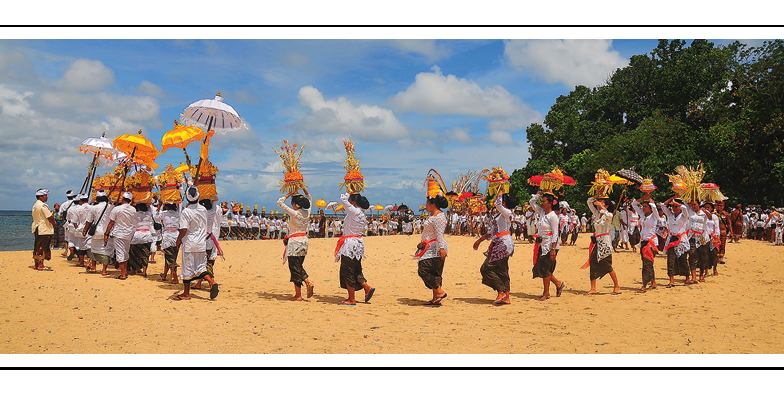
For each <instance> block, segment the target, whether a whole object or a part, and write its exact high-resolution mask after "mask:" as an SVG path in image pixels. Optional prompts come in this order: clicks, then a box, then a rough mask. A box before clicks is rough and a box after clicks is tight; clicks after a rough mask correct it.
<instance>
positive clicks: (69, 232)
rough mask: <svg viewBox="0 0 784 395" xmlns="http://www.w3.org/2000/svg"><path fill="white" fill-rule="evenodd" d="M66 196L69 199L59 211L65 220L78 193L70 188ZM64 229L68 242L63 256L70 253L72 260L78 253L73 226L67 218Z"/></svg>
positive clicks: (69, 258) (69, 256) (69, 257)
mask: <svg viewBox="0 0 784 395" xmlns="http://www.w3.org/2000/svg"><path fill="white" fill-rule="evenodd" d="M65 197H66V198H67V200H66V201H64V202H63V203H62V204H61V205H60V211H58V214H59V215H60V218H62V219H63V220H66V219H67V216H68V210H69V209H70V208H71V207H72V206H73V204H74V198H75V197H76V194H75V193H73V191H72V190H70V189H69V190H68V191H66V192H65ZM63 231H64V233H65V242H66V244H67V247H66V248H65V251H63V256H66V255H68V260H69V261H70V260H71V259H73V257H74V255H76V245H75V244H74V242H73V237H74V235H73V227H71V224H70V223H69V222H68V221H67V220H66V221H65V222H64V223H63Z"/></svg>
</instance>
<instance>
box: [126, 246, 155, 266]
mask: <svg viewBox="0 0 784 395" xmlns="http://www.w3.org/2000/svg"><path fill="white" fill-rule="evenodd" d="M128 255H130V257H129V259H128V270H142V269H143V268H145V267H147V260H148V259H150V243H142V244H131V250H130V253H129V254H128Z"/></svg>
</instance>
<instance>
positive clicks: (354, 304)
mask: <svg viewBox="0 0 784 395" xmlns="http://www.w3.org/2000/svg"><path fill="white" fill-rule="evenodd" d="M338 304H339V305H341V306H356V305H357V304H356V303H348V302H346V301H345V300H344V301H341V302H338Z"/></svg>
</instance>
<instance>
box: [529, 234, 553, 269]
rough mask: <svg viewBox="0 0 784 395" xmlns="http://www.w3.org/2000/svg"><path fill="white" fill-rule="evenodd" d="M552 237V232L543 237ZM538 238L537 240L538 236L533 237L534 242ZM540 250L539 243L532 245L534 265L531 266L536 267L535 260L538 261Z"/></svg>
mask: <svg viewBox="0 0 784 395" xmlns="http://www.w3.org/2000/svg"><path fill="white" fill-rule="evenodd" d="M552 235H553V232H549V233H545V236H547V237H550V236H552ZM538 238H539V235H534V240H536V239H538ZM540 248H541V243H539V242H538V241H537V242H536V244H534V264H533V266H536V260H537V259H539V250H540Z"/></svg>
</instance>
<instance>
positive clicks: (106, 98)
mask: <svg viewBox="0 0 784 395" xmlns="http://www.w3.org/2000/svg"><path fill="white" fill-rule="evenodd" d="M41 103H42V104H43V105H44V106H46V107H48V108H50V109H53V110H67V111H68V112H73V113H75V114H86V115H103V116H107V117H108V116H117V117H120V118H123V119H125V120H132V121H145V120H150V119H153V118H156V117H157V116H158V113H159V111H160V105H159V104H158V100H156V99H154V98H152V97H149V96H126V95H118V94H115V93H110V92H100V93H76V92H64V91H59V92H44V93H42V94H41Z"/></svg>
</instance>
